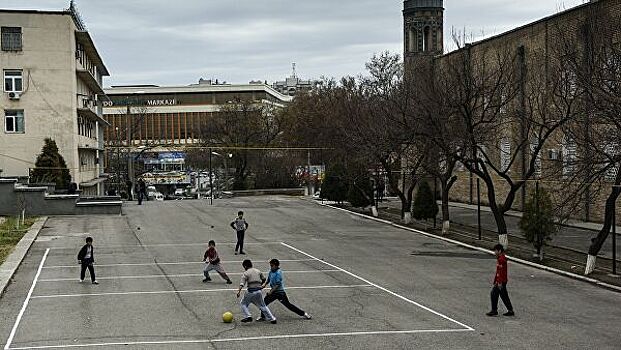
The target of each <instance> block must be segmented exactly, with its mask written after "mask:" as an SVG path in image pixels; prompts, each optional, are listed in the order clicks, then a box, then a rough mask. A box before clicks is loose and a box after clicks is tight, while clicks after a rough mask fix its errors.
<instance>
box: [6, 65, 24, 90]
mask: <svg viewBox="0 0 621 350" xmlns="http://www.w3.org/2000/svg"><path fill="white" fill-rule="evenodd" d="M22 89H23V78H22V71H21V70H5V71H4V91H5V92H22V91H23V90H22Z"/></svg>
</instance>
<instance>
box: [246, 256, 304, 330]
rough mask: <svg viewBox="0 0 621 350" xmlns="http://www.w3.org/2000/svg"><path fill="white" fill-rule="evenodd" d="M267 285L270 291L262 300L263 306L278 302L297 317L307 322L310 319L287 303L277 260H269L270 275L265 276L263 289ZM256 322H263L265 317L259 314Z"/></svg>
mask: <svg viewBox="0 0 621 350" xmlns="http://www.w3.org/2000/svg"><path fill="white" fill-rule="evenodd" d="M268 283H269V285H270V287H271V289H270V290H269V291H268V292H267V295H265V298H264V299H263V301H264V302H265V305H269V304H271V303H272V302H273V301H275V300H278V301H280V303H281V304H282V305H283V306H284V307H286V308H287V309H289V310H291V311H292V312H294V313H296V314H297V315H298V316H300V317H304V318H305V319H307V320H310V319H311V318H312V317H311V315H309V314H308V313H307V312H305V311H304V310H302V309H300V308H299V307H297V306H295V305H293V304H291V302H289V298H287V293H286V292H285V283H284V282H283V278H282V270H281V269H280V261H278V259H272V260H270V273H269V274H268V275H267V280H266V281H265V283H263V288H265V287H266V286H267V284H268ZM257 321H265V315H264V314H263V312H261V317H259V318H257Z"/></svg>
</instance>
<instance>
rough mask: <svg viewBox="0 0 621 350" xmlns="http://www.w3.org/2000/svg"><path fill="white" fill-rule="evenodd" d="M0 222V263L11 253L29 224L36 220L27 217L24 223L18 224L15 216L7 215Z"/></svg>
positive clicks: (28, 227)
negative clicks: (0, 222)
mask: <svg viewBox="0 0 621 350" xmlns="http://www.w3.org/2000/svg"><path fill="white" fill-rule="evenodd" d="M5 219H6V220H5V221H4V222H3V223H2V224H0V264H2V263H3V262H4V260H6V258H7V257H8V256H9V254H11V252H12V251H13V248H14V247H15V245H17V243H19V240H20V239H22V237H24V235H25V234H26V232H28V229H30V226H32V224H34V223H35V221H36V220H37V218H36V217H27V218H26V220H25V222H24V224H23V225H22V224H21V222H20V224H19V225H18V219H17V217H8V218H5Z"/></svg>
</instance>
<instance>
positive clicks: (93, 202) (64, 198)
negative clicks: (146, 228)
mask: <svg viewBox="0 0 621 350" xmlns="http://www.w3.org/2000/svg"><path fill="white" fill-rule="evenodd" d="M121 207H122V202H121V200H120V197H109V196H108V197H82V198H81V197H80V195H77V194H75V195H50V194H48V193H47V187H23V186H19V185H18V186H16V180H12V179H0V215H18V214H19V213H21V211H22V210H26V215H89V214H120V213H121Z"/></svg>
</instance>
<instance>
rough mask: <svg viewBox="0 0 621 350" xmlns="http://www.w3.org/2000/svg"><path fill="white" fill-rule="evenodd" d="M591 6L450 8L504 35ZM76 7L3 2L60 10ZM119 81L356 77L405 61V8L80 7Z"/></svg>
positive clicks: (280, 0) (484, 31) (536, 1)
mask: <svg viewBox="0 0 621 350" xmlns="http://www.w3.org/2000/svg"><path fill="white" fill-rule="evenodd" d="M582 2H583V0H563V1H559V0H446V1H445V2H444V3H445V8H446V11H445V32H446V35H445V37H446V38H448V37H449V34H450V32H451V28H452V27H455V28H457V29H459V30H461V31H463V29H464V28H465V29H466V32H467V33H471V34H472V35H474V36H475V37H480V36H481V35H485V36H489V35H492V34H498V33H501V32H503V31H506V30H508V29H511V28H513V27H516V26H519V25H522V24H526V23H528V22H531V21H534V20H536V19H539V18H542V17H545V16H548V15H551V14H554V13H556V12H558V11H559V10H561V9H565V8H570V7H573V6H575V5H578V4H580V3H582ZM68 4H69V0H0V7H2V8H11V9H46V10H50V9H51V10H60V9H63V8H67V7H68ZM77 5H78V8H79V10H80V12H81V13H82V17H83V19H84V22H85V23H86V25H87V27H88V29H89V31H90V32H91V35H92V36H93V38H94V40H95V44H96V45H97V48H98V49H99V51H100V54H101V55H102V57H103V59H104V61H105V62H106V65H107V67H108V70H110V72H111V74H112V76H111V77H110V78H108V79H107V80H106V81H105V83H106V85H122V84H158V85H186V84H191V83H195V82H196V81H197V80H198V78H200V77H203V78H206V79H209V78H213V79H215V78H218V79H220V81H222V80H225V81H227V82H231V83H247V82H248V81H250V80H268V81H269V82H272V81H274V80H281V79H283V78H285V77H286V76H288V75H290V74H291V63H292V62H296V63H297V72H298V76H300V77H302V78H317V77H320V76H322V75H323V76H328V77H341V76H344V75H356V74H359V73H361V72H363V70H364V63H365V62H366V61H367V60H368V59H369V58H370V57H371V56H372V55H373V53H377V52H381V51H385V50H389V51H392V52H397V53H401V52H402V42H403V30H402V25H403V19H402V14H401V10H402V7H403V2H402V1H399V0H78V1H77Z"/></svg>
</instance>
